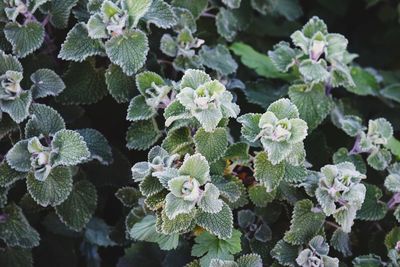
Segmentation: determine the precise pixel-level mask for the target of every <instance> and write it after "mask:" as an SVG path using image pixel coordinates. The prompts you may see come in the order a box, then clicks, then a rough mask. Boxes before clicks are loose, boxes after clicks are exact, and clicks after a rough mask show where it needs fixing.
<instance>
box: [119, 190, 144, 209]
mask: <svg viewBox="0 0 400 267" xmlns="http://www.w3.org/2000/svg"><path fill="white" fill-rule="evenodd" d="M115 197H116V198H118V199H119V201H121V202H122V204H123V205H124V206H125V207H133V206H135V205H136V204H137V201H138V199H139V197H140V192H139V190H137V189H136V188H134V187H130V186H125V187H121V188H120V189H118V191H117V192H116V193H115Z"/></svg>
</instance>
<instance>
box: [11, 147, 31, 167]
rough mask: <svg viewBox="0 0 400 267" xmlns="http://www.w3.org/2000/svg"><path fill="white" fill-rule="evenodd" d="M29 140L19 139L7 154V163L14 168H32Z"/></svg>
mask: <svg viewBox="0 0 400 267" xmlns="http://www.w3.org/2000/svg"><path fill="white" fill-rule="evenodd" d="M28 142H29V141H28V140H21V141H18V142H17V143H16V144H15V145H14V146H13V147H12V148H11V149H10V150H9V151H8V152H7V154H6V160H7V163H8V164H9V165H10V166H11V168H13V169H14V170H17V171H20V172H28V171H29V170H30V169H31V153H30V152H29V151H28Z"/></svg>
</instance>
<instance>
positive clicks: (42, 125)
mask: <svg viewBox="0 0 400 267" xmlns="http://www.w3.org/2000/svg"><path fill="white" fill-rule="evenodd" d="M62 129H65V122H64V120H63V118H62V117H61V115H60V114H59V113H58V112H57V111H56V110H54V109H53V108H51V107H49V106H46V105H43V104H36V103H35V104H32V105H31V117H30V119H29V120H28V122H27V123H26V125H25V137H26V138H30V137H34V136H40V135H44V136H52V135H54V134H55V133H56V132H58V131H59V130H62Z"/></svg>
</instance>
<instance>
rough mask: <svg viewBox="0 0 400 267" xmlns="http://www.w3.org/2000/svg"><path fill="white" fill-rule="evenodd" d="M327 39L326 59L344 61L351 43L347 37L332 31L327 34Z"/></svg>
mask: <svg viewBox="0 0 400 267" xmlns="http://www.w3.org/2000/svg"><path fill="white" fill-rule="evenodd" d="M326 41H327V47H326V59H327V60H328V61H330V62H336V61H338V62H342V61H343V57H344V54H345V52H346V49H347V44H348V43H349V42H348V41H347V39H346V38H345V37H344V36H343V35H341V34H337V33H330V34H328V35H326Z"/></svg>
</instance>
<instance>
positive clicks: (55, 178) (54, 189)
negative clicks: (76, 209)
mask: <svg viewBox="0 0 400 267" xmlns="http://www.w3.org/2000/svg"><path fill="white" fill-rule="evenodd" d="M26 186H27V189H28V192H29V194H30V195H31V196H32V198H33V199H34V200H35V201H36V202H37V203H38V204H39V205H41V206H43V207H47V206H49V205H50V206H57V205H59V204H61V203H63V202H64V201H65V200H66V199H67V198H68V196H69V194H70V193H71V191H72V174H71V171H70V169H68V168H67V167H61V166H60V167H55V168H53V169H52V170H51V172H50V174H49V176H48V177H47V178H46V179H45V180H44V181H39V180H37V179H36V178H35V176H34V174H33V173H29V174H28V177H27V179H26Z"/></svg>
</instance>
